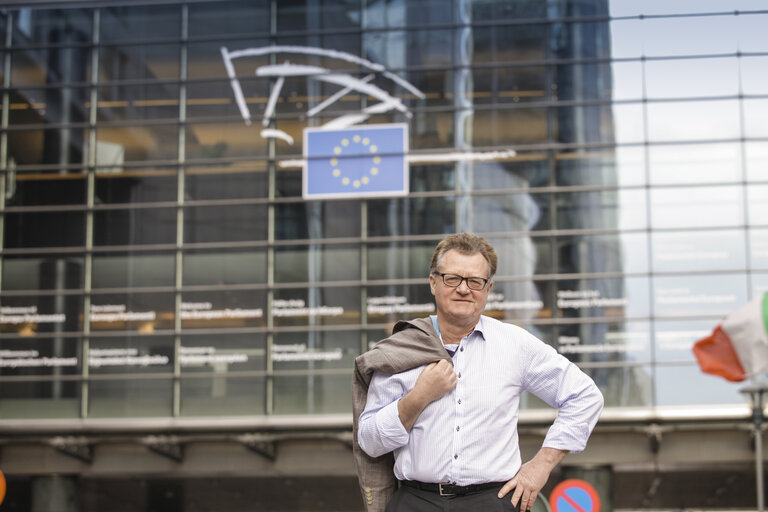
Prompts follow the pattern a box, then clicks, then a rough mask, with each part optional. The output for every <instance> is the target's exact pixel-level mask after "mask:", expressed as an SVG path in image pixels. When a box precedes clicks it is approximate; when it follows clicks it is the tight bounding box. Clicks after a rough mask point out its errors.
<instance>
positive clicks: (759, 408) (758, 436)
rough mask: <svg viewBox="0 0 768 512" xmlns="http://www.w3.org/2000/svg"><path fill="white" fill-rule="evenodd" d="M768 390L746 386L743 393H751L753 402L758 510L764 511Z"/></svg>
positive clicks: (759, 511) (758, 386)
mask: <svg viewBox="0 0 768 512" xmlns="http://www.w3.org/2000/svg"><path fill="white" fill-rule="evenodd" d="M766 391H768V388H767V387H765V385H752V386H746V387H744V388H742V389H741V392H742V393H745V394H749V398H750V400H751V402H752V421H753V423H754V426H755V473H756V479H757V482H756V483H757V510H758V512H764V510H765V500H764V496H765V494H764V491H763V420H764V416H763V395H764V394H765V392H766Z"/></svg>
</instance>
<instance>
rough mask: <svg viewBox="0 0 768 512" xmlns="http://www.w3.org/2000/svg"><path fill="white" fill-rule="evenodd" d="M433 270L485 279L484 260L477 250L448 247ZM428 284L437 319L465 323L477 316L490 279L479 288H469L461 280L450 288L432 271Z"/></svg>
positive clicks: (488, 287) (486, 271)
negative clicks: (463, 250) (465, 251)
mask: <svg viewBox="0 0 768 512" xmlns="http://www.w3.org/2000/svg"><path fill="white" fill-rule="evenodd" d="M437 270H438V272H440V273H441V274H443V273H445V274H458V275H460V276H462V277H481V278H483V279H488V262H487V261H485V258H484V257H483V255H482V254H479V253H477V254H473V255H471V256H468V255H466V254H462V253H460V252H458V251H455V250H453V249H452V250H450V251H448V252H446V253H445V254H444V255H443V258H442V261H441V262H440V267H439V268H438V269H437ZM429 287H430V289H431V290H432V295H434V296H435V304H436V305H437V314H438V316H439V317H440V319H441V320H445V321H448V322H451V323H455V324H457V325H465V324H471V323H477V321H478V320H479V319H480V315H481V314H482V312H483V309H485V303H486V302H487V301H488V293H489V292H490V291H491V288H492V287H493V283H492V282H490V281H489V282H488V284H486V285H485V288H483V289H482V290H470V289H469V287H468V286H467V282H466V281H462V282H461V284H460V285H459V286H458V287H456V288H452V287H450V286H448V285H446V284H445V283H443V279H442V277H440V276H439V275H435V274H432V275H430V276H429Z"/></svg>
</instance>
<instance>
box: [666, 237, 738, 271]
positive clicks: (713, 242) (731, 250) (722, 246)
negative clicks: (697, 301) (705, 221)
mask: <svg viewBox="0 0 768 512" xmlns="http://www.w3.org/2000/svg"><path fill="white" fill-rule="evenodd" d="M651 236H652V238H651V240H652V242H653V243H652V247H653V270H654V271H657V272H695V271H700V270H745V269H746V258H745V254H744V251H745V244H744V232H743V231H724V230H720V231H694V232H688V233H686V232H680V231H673V232H663V233H652V235H651Z"/></svg>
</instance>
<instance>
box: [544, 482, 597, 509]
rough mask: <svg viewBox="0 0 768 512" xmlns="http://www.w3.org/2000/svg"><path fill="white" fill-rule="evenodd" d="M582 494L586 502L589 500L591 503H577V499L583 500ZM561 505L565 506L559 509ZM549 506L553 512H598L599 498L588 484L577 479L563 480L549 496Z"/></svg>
mask: <svg viewBox="0 0 768 512" xmlns="http://www.w3.org/2000/svg"><path fill="white" fill-rule="evenodd" d="M584 494H586V497H587V499H588V500H591V503H588V504H587V503H583V502H580V501H579V499H578V498H579V497H582V498H583V496H584ZM561 504H565V505H567V506H566V507H561V506H560V505H561ZM590 505H591V506H590ZM549 506H550V507H551V508H552V510H553V512H565V510H568V511H576V512H600V496H598V494H597V491H596V490H595V488H594V487H592V485H590V484H589V483H587V482H585V481H584V480H579V479H577V478H571V479H568V480H563V481H562V482H560V483H559V484H557V485H556V486H555V488H554V489H553V490H552V494H550V495H549Z"/></svg>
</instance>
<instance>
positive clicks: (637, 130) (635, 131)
mask: <svg viewBox="0 0 768 512" xmlns="http://www.w3.org/2000/svg"><path fill="white" fill-rule="evenodd" d="M611 115H612V117H613V137H614V140H615V141H616V142H617V143H619V144H632V143H638V142H643V141H645V122H646V119H645V111H644V109H643V105H642V104H641V103H613V104H612V106H611Z"/></svg>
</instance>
